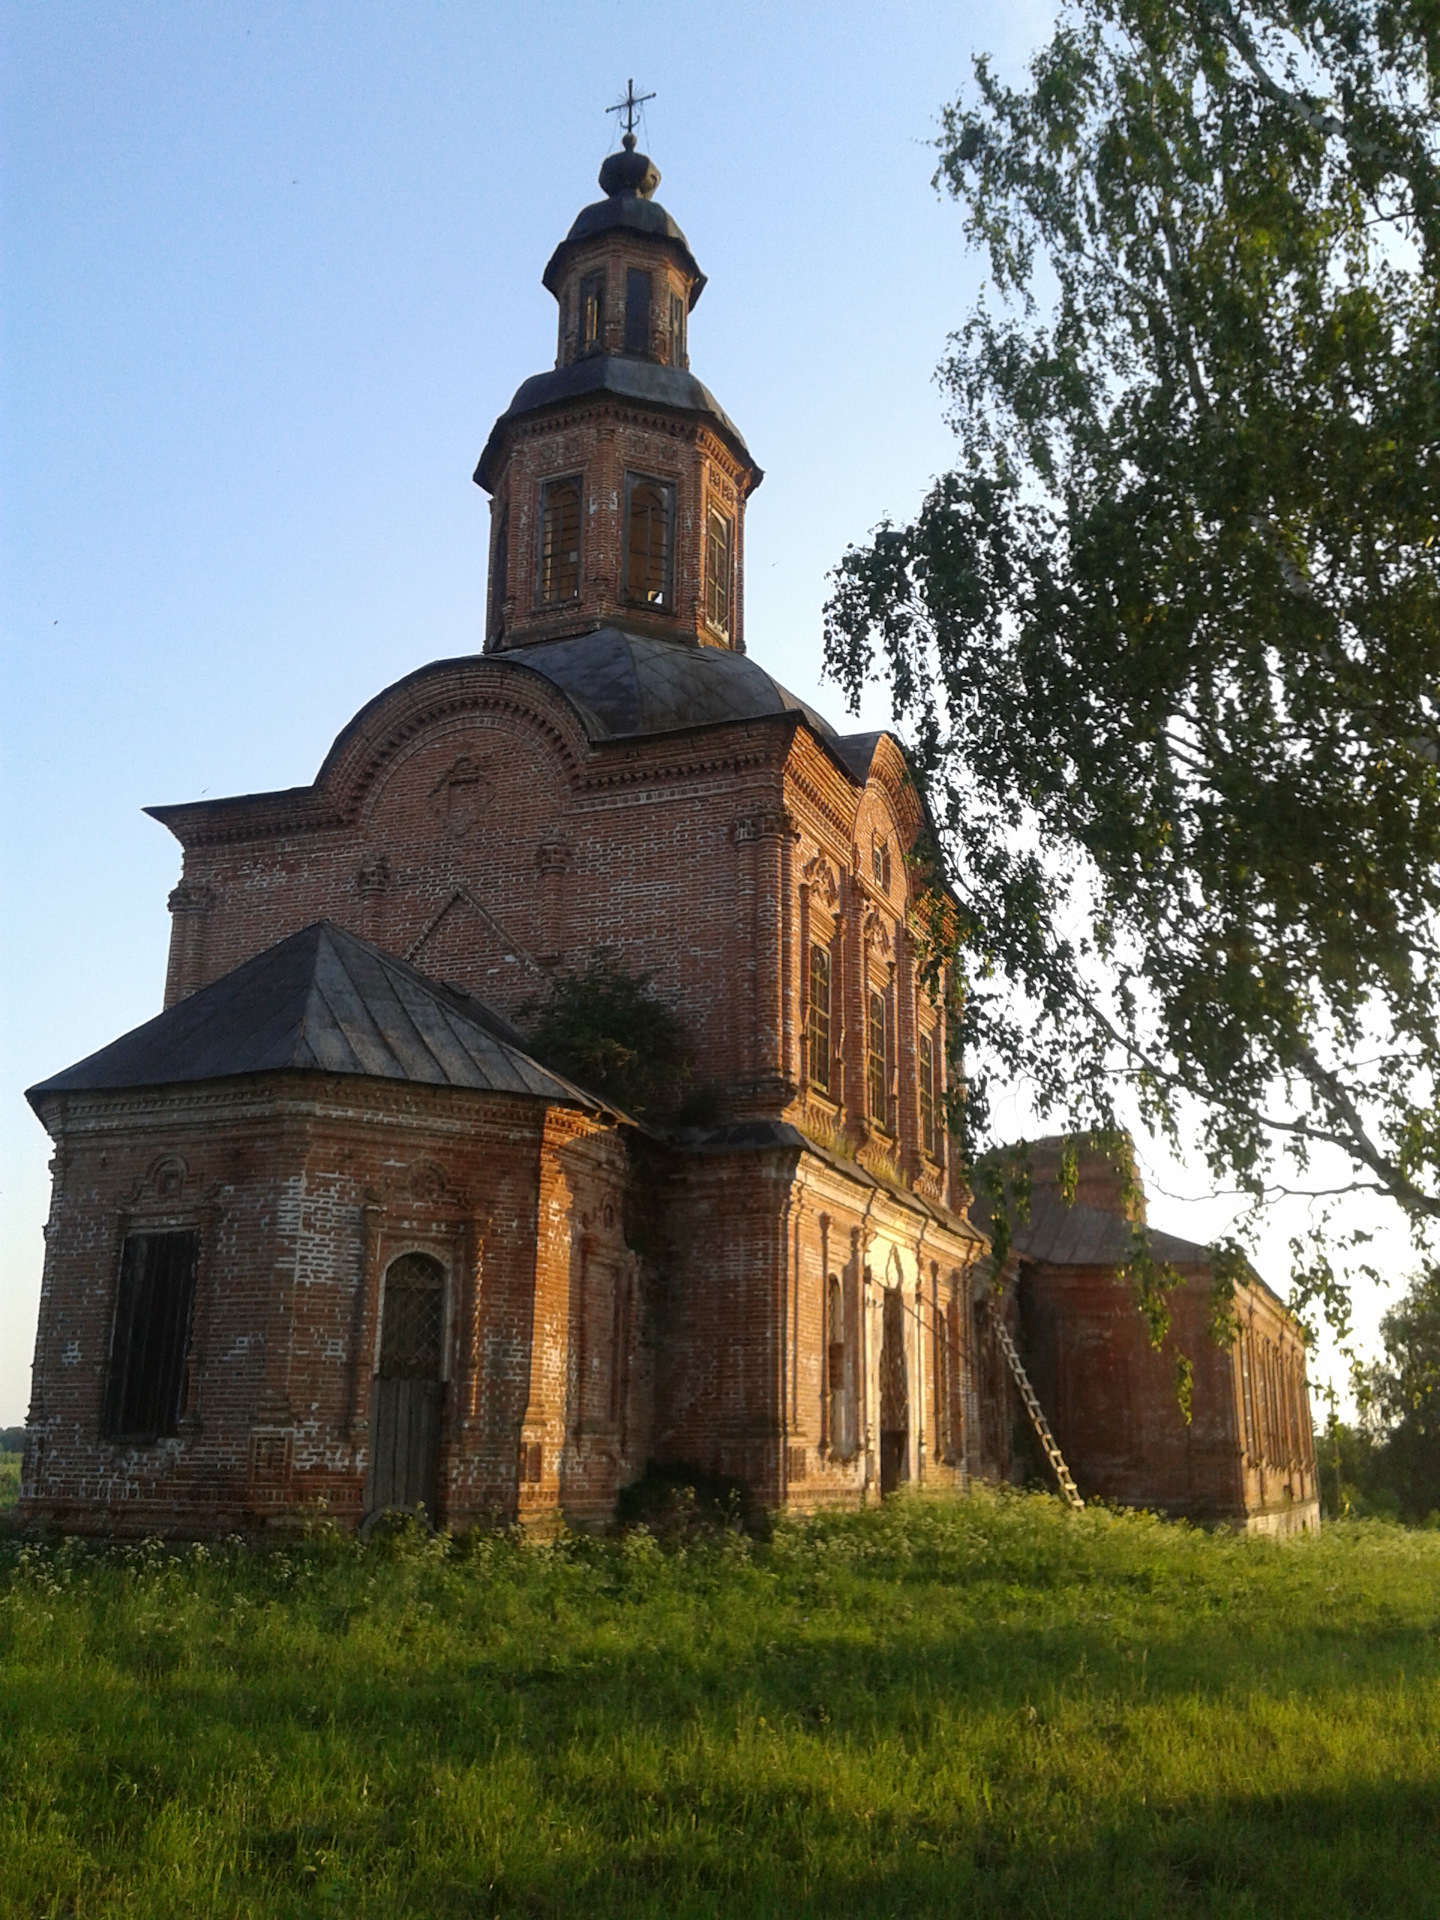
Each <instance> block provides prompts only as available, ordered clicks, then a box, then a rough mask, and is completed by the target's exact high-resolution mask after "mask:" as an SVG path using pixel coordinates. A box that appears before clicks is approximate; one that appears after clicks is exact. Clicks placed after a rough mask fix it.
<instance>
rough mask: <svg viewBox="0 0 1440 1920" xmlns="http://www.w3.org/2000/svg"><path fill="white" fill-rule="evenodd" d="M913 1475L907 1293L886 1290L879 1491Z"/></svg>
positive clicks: (881, 1361)
mask: <svg viewBox="0 0 1440 1920" xmlns="http://www.w3.org/2000/svg"><path fill="white" fill-rule="evenodd" d="M909 1474H910V1376H909V1372H908V1369H907V1367H906V1362H905V1296H904V1295H903V1294H902V1293H901V1291H900V1289H899V1287H887V1288H886V1289H885V1306H884V1318H883V1321H882V1327H881V1339H880V1491H881V1493H882V1494H883V1493H894V1491H895V1489H896V1488H897V1487H898V1486H899V1485H900V1484H901V1482H902V1481H904V1480H907V1479H908V1478H909Z"/></svg>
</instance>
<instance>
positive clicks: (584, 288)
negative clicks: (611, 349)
mask: <svg viewBox="0 0 1440 1920" xmlns="http://www.w3.org/2000/svg"><path fill="white" fill-rule="evenodd" d="M604 345H605V276H604V274H603V273H587V274H586V275H585V277H584V279H583V280H582V281H581V282H580V339H579V342H578V350H579V351H580V352H581V353H595V352H598V351H599V349H600V348H602V347H603V346H604Z"/></svg>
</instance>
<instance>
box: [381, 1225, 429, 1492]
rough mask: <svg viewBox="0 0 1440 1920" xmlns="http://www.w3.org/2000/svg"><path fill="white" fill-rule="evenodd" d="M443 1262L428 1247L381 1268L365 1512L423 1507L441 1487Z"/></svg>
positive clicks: (402, 1255)
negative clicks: (382, 1301)
mask: <svg viewBox="0 0 1440 1920" xmlns="http://www.w3.org/2000/svg"><path fill="white" fill-rule="evenodd" d="M444 1333H445V1269H444V1268H443V1267H442V1266H441V1264H440V1262H439V1261H438V1260H434V1259H432V1258H431V1257H430V1255H429V1254H428V1253H402V1254H401V1256H400V1258H399V1259H398V1260H393V1261H392V1262H391V1263H390V1266H389V1268H388V1269H387V1271H386V1274H385V1305H384V1313H383V1317H382V1319H381V1323H380V1362H379V1366H378V1367H377V1369H376V1374H375V1385H374V1394H373V1398H372V1400H371V1409H370V1482H369V1485H368V1487H367V1488H366V1494H365V1510H366V1512H367V1513H383V1512H384V1511H385V1509H386V1508H387V1507H418V1506H423V1507H424V1509H425V1511H426V1513H427V1515H428V1516H429V1517H430V1518H431V1519H432V1520H433V1519H434V1518H435V1512H436V1508H437V1506H438V1504H439V1494H440V1415H441V1409H442V1406H443V1402H444V1396H445V1386H444V1382H443V1381H442V1380H441V1378H440V1362H441V1346H442V1342H443V1340H444Z"/></svg>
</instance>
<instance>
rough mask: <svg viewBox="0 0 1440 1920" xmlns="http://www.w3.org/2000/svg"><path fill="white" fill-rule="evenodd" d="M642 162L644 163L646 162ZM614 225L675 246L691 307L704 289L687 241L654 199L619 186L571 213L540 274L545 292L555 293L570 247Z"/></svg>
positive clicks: (657, 175) (612, 228) (638, 156)
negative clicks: (568, 224)
mask: <svg viewBox="0 0 1440 1920" xmlns="http://www.w3.org/2000/svg"><path fill="white" fill-rule="evenodd" d="M612 157H613V158H618V157H619V156H618V155H617V156H612ZM635 158H636V160H641V159H643V158H644V156H643V155H641V154H636V156H635ZM645 164H646V165H647V166H648V165H649V162H648V161H647V162H646V163H645ZM659 178H660V176H659V174H658V173H657V174H656V175H655V179H656V182H657V184H658V182H659ZM604 183H605V181H604V174H603V172H602V175H601V184H602V185H604ZM652 191H653V189H652ZM617 229H620V230H623V231H625V232H627V233H643V234H644V235H645V236H646V238H647V239H651V240H659V241H662V242H664V243H666V244H667V245H669V246H672V247H674V248H675V249H676V251H677V252H678V253H679V254H680V256H681V264H682V265H683V267H684V269H685V271H686V273H687V274H689V275H690V280H691V285H690V305H691V306H692V307H693V306H694V305H695V302H696V301H697V300H698V299H699V298H700V295H701V293H702V291H703V290H704V286H705V276H704V274H703V273H702V272H701V271H700V264H699V262H698V261H697V260H696V258H695V256H694V254H693V253H692V252H691V251H690V242H689V241H688V240H687V239H686V238H685V236H684V234H683V233H682V232H681V231H680V229H679V227H678V226H677V225H676V223H675V221H674V220H673V219H672V218H671V216H670V215H669V214H668V213H667V212H666V211H665V209H664V207H662V206H661V205H660V202H659V201H658V200H651V199H649V198H648V197H645V198H642V197H641V196H640V195H638V194H636V193H634V192H625V191H623V190H622V191H620V192H618V193H611V194H609V195H608V196H607V197H606V198H605V199H604V200H597V201H595V202H594V204H593V205H592V206H588V207H582V208H581V210H580V212H579V213H577V214H576V216H575V219H574V222H573V224H572V225H571V228H570V231H569V233H567V234H566V236H565V238H564V239H563V240H562V241H561V242H560V244H559V246H558V247H557V248H556V249H555V251H554V253H552V254H551V256H550V259H549V262H548V264H547V265H546V268H545V271H544V273H543V274H542V275H541V281H542V283H543V285H544V286H545V287H546V288H547V289H548V291H549V292H551V293H555V292H556V291H557V290H558V288H559V284H560V277H561V275H562V274H563V273H564V271H565V263H566V261H567V259H568V258H569V256H570V253H571V252H572V250H573V249H574V248H575V247H577V246H579V245H580V244H581V243H582V242H583V241H586V240H593V239H594V238H595V237H596V235H597V234H601V233H613V232H615V231H616V230H617Z"/></svg>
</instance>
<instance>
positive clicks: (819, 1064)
mask: <svg viewBox="0 0 1440 1920" xmlns="http://www.w3.org/2000/svg"><path fill="white" fill-rule="evenodd" d="M806 1039H807V1041H808V1045H809V1053H810V1062H809V1070H810V1084H811V1086H813V1087H818V1088H819V1089H820V1091H821V1092H822V1093H829V1091H830V955H829V954H828V953H827V952H826V950H825V948H824V947H822V946H821V945H820V943H819V941H818V940H812V941H811V942H810V1014H809V1019H808V1021H807V1023H806Z"/></svg>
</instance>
